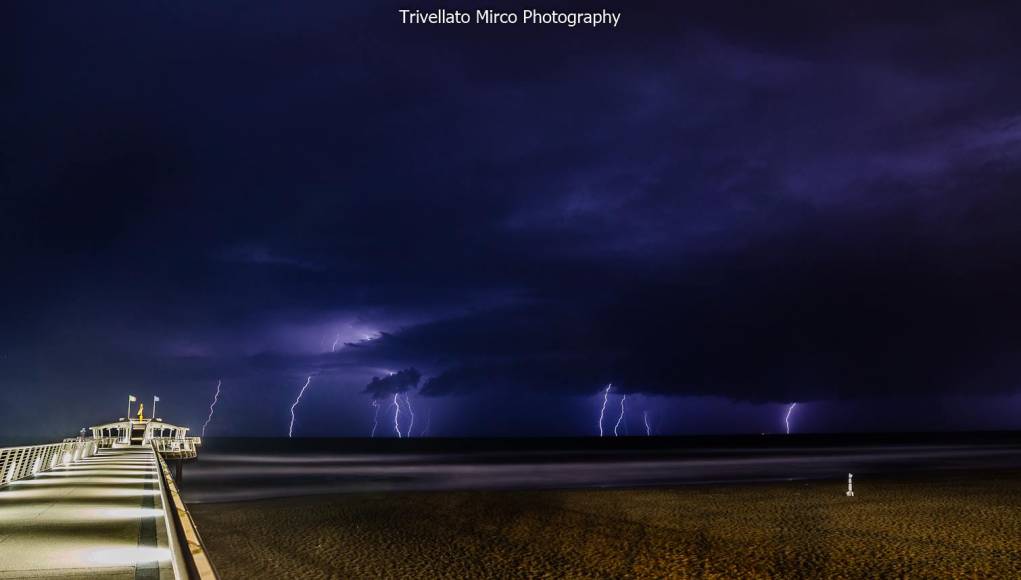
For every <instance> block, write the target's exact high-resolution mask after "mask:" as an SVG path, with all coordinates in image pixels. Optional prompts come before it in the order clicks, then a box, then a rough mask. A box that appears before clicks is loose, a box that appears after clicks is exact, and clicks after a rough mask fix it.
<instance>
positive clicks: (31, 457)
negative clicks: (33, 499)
mask: <svg viewBox="0 0 1021 580" xmlns="http://www.w3.org/2000/svg"><path fill="white" fill-rule="evenodd" d="M97 449H99V444H98V441H97V440H95V439H84V440H79V439H68V440H65V441H64V442H63V443H50V444H47V445H27V446H24V447H4V448H0V487H3V486H5V485H7V484H8V483H10V482H12V481H18V480H19V479H25V478H26V477H32V476H33V475H35V474H37V473H41V472H43V471H49V470H50V469H53V468H54V467H56V466H58V465H70V464H71V463H73V462H75V461H78V460H80V459H84V458H86V457H91V456H93V455H95V454H96V450H97Z"/></svg>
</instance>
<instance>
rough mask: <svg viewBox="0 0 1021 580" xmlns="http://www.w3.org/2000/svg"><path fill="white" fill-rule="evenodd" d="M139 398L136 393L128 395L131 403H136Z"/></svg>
mask: <svg viewBox="0 0 1021 580" xmlns="http://www.w3.org/2000/svg"><path fill="white" fill-rule="evenodd" d="M137 400H138V399H136V398H135V396H134V395H128V402H129V403H134V402H135V401H137Z"/></svg>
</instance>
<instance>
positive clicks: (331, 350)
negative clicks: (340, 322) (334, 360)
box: [330, 332, 340, 352]
mask: <svg viewBox="0 0 1021 580" xmlns="http://www.w3.org/2000/svg"><path fill="white" fill-rule="evenodd" d="M338 342H340V333H339V332H338V333H337V338H335V339H333V346H331V347H330V352H335V351H336V350H337V343H338Z"/></svg>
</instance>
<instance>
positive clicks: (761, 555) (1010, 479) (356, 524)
mask: <svg viewBox="0 0 1021 580" xmlns="http://www.w3.org/2000/svg"><path fill="white" fill-rule="evenodd" d="M858 479H859V478H856V480H857V481H856V483H855V491H856V497H854V498H848V497H845V496H844V491H845V490H846V481H792V482H784V483H760V484H740V485H715V486H714V485H697V486H682V487H673V488H658V489H652V488H648V489H614V490H561V491H557V490H546V491H536V490H533V491H437V492H399V493H354V494H344V495H321V496H310V497H292V498H284V499H273V500H260V501H248V502H233V503H210V504H196V505H194V506H192V507H191V508H190V509H191V510H192V513H193V515H194V517H195V519H196V520H197V522H198V525H199V529H200V532H201V534H202V536H203V538H204V540H205V542H206V545H207V547H208V548H209V550H210V552H211V554H212V557H213V561H214V564H215V565H216V566H217V568H218V570H219V572H220V574H221V576H222V577H223V578H224V579H227V580H229V579H232V578H239V579H240V578H246V579H247V578H435V579H439V578H451V579H453V578H542V577H545V578H666V577H673V578H689V577H700V578H701V577H706V578H736V577H742V578H747V577H784V578H822V577H843V578H866V577H872V578H875V577H893V576H896V577H905V576H912V577H982V578H1021V540H1019V538H1021V470H1008V471H998V472H971V473H969V472H963V471H957V472H946V473H942V474H926V475H925V476H922V475H913V476H911V477H908V478H892V477H875V478H872V479H861V480H858Z"/></svg>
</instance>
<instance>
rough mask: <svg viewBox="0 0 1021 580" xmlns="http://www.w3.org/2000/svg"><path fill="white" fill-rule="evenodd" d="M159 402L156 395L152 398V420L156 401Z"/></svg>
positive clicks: (154, 414)
mask: <svg viewBox="0 0 1021 580" xmlns="http://www.w3.org/2000/svg"><path fill="white" fill-rule="evenodd" d="M158 400H160V398H159V397H157V396H156V395H153V396H152V420H153V421H155V420H156V401H158Z"/></svg>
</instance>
